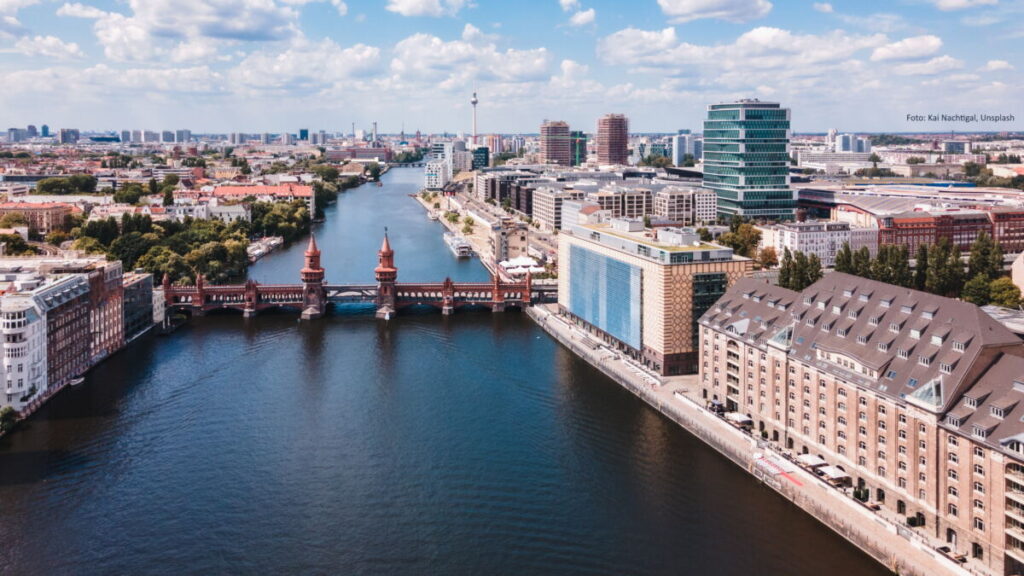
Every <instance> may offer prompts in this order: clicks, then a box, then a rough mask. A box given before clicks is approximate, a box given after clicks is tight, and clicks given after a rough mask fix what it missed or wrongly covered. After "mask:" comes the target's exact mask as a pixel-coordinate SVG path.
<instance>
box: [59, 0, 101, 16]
mask: <svg viewBox="0 0 1024 576" xmlns="http://www.w3.org/2000/svg"><path fill="white" fill-rule="evenodd" d="M106 15H107V13H106V12H105V11H103V10H100V9H99V8H97V7H95V6H86V5H85V4H82V3H81V2H75V3H74V4H64V5H63V6H61V7H60V8H58V9H57V16H67V17H70V18H103V17H104V16H106Z"/></svg>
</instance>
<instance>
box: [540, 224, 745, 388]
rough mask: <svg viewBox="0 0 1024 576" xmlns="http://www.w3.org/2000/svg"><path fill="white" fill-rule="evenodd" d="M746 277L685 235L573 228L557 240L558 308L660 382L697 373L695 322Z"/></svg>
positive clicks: (634, 227)
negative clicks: (658, 376) (653, 373)
mask: <svg viewBox="0 0 1024 576" xmlns="http://www.w3.org/2000/svg"><path fill="white" fill-rule="evenodd" d="M752 270H753V263H752V262H751V261H750V260H749V259H746V258H739V257H736V256H734V255H733V251H732V249H730V248H725V247H723V246H718V245H716V244H709V243H705V242H701V241H700V239H699V236H698V235H697V233H696V231H695V230H694V229H693V228H659V229H657V234H656V236H655V237H653V238H652V237H651V236H650V235H649V234H647V233H646V232H645V230H644V227H643V223H642V222H640V221H639V220H629V219H612V220H611V221H610V222H607V223H590V222H587V223H583V224H576V225H574V226H573V227H572V228H571V229H567V230H564V231H563V233H562V234H561V235H559V244H558V308H559V312H560V313H561V314H564V315H566V316H567V317H568V318H570V319H571V320H572V321H573V322H574V323H575V324H577V325H578V326H581V327H582V328H584V329H585V330H586V331H588V332H590V333H591V334H594V335H595V336H596V337H597V338H598V339H600V340H602V341H603V342H604V343H606V344H608V345H609V346H612V347H614V348H616V349H617V350H619V351H621V352H622V353H624V354H626V355H628V356H630V357H632V358H634V359H635V360H637V361H639V362H642V363H643V364H644V365H646V366H648V367H649V368H650V369H652V370H654V371H657V372H658V373H660V374H663V375H675V374H688V373H694V372H696V371H697V369H698V366H699V363H698V330H697V320H698V319H699V318H700V317H701V315H702V314H704V312H705V311H707V310H708V309H709V308H710V307H711V306H712V305H713V304H714V303H715V301H716V300H718V298H719V297H721V296H722V295H723V294H725V291H726V290H727V289H728V287H729V286H732V285H733V284H734V283H735V282H736V281H738V280H739V279H740V278H743V277H744V276H747V275H748V274H750V273H751V271H752Z"/></svg>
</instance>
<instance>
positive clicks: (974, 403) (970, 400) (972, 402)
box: [964, 396, 978, 408]
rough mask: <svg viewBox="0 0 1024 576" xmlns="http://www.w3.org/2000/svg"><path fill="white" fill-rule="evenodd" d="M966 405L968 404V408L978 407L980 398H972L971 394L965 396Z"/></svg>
mask: <svg viewBox="0 0 1024 576" xmlns="http://www.w3.org/2000/svg"><path fill="white" fill-rule="evenodd" d="M964 405H965V406H967V407H968V408H977V407H978V399H977V398H971V397H970V396H964Z"/></svg>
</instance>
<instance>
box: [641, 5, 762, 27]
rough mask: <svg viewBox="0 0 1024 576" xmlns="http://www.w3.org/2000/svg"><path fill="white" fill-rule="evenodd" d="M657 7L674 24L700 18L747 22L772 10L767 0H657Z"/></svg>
mask: <svg viewBox="0 0 1024 576" xmlns="http://www.w3.org/2000/svg"><path fill="white" fill-rule="evenodd" d="M658 5H659V6H661V11H662V12H664V13H665V15H666V16H668V17H669V21H671V22H672V23H676V24H678V23H683V22H689V21H691V20H699V19H701V18H716V19H718V20H728V21H730V22H747V21H749V20H756V19H758V18H762V17H764V16H766V15H767V14H768V12H771V9H772V3H771V2H769V1H768V0H658Z"/></svg>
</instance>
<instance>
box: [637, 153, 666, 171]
mask: <svg viewBox="0 0 1024 576" xmlns="http://www.w3.org/2000/svg"><path fill="white" fill-rule="evenodd" d="M640 165H641V166H651V167H653V168H668V167H669V166H672V160H670V159H668V158H666V157H665V156H661V155H654V154H651V155H650V156H647V157H645V158H644V159H643V160H641V161H640Z"/></svg>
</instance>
